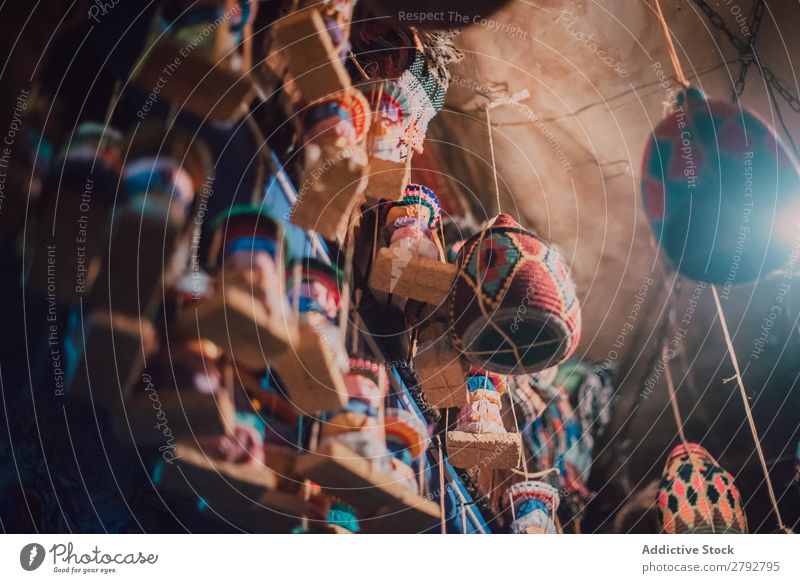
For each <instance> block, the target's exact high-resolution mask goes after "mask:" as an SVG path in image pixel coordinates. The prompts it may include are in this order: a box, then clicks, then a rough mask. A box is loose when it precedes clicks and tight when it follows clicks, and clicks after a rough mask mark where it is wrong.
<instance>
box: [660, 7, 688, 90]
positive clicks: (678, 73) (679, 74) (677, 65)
mask: <svg viewBox="0 0 800 583" xmlns="http://www.w3.org/2000/svg"><path fill="white" fill-rule="evenodd" d="M653 6H654V7H655V10H656V15H657V16H658V21H659V23H660V24H661V30H662V32H663V33H664V39H665V40H666V41H667V52H669V59H670V61H672V68H673V69H675V77H676V78H677V79H678V83H680V84H681V85H683V86H684V87H688V86H689V80H688V79H687V78H686V75H684V74H683V68H682V67H681V62H680V59H679V58H678V52H677V51H676V50H675V45H674V44H673V42H672V33H671V32H670V30H669V25H668V24H667V20H666V19H665V18H664V13H663V12H662V11H661V4H660V3H659V1H658V0H653Z"/></svg>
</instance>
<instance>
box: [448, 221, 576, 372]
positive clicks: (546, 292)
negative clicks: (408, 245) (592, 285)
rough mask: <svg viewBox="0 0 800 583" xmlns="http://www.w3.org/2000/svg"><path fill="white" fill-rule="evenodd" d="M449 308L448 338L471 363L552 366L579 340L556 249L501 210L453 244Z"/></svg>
mask: <svg viewBox="0 0 800 583" xmlns="http://www.w3.org/2000/svg"><path fill="white" fill-rule="evenodd" d="M448 307H449V314H450V324H451V332H450V333H451V337H452V339H453V344H454V345H455V346H456V347H457V348H459V349H460V350H461V351H462V353H463V355H464V357H465V358H466V359H467V360H468V361H469V362H470V363H471V364H472V365H474V366H476V367H480V368H484V369H486V370H489V371H492V372H497V373H503V374H522V373H526V372H535V371H538V370H542V369H545V368H548V367H551V366H554V365H556V364H558V363H559V362H561V361H563V360H564V359H566V358H568V357H569V356H570V355H571V354H572V353H573V352H574V351H575V349H576V348H577V346H578V341H579V340H580V330H581V310H580V304H579V303H578V298H577V296H576V295H575V284H574V282H573V281H572V278H571V277H570V274H569V269H568V268H567V266H566V264H565V263H564V261H563V260H562V258H561V257H560V255H559V253H558V252H557V251H556V250H555V249H553V248H551V247H549V246H548V245H547V244H546V243H545V242H544V241H543V240H542V239H541V238H539V237H538V236H536V235H534V234H533V233H531V232H529V231H526V230H525V229H523V228H522V227H520V225H519V224H518V223H517V222H516V221H515V220H514V219H513V218H511V217H510V216H509V215H506V214H501V215H498V216H497V217H496V218H495V219H494V220H493V222H492V223H491V224H490V226H488V227H487V228H486V229H484V230H483V231H481V232H480V233H478V234H477V235H475V236H474V237H472V238H471V239H469V240H468V241H467V242H466V243H465V244H464V246H463V247H462V248H461V250H460V251H459V253H458V276H457V278H456V281H455V284H454V285H453V289H452V291H451V292H450V296H449V299H448Z"/></svg>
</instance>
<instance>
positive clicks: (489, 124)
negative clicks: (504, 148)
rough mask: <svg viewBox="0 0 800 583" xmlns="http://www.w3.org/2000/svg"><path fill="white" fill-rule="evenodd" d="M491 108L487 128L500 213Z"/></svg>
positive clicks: (487, 109) (488, 110)
mask: <svg viewBox="0 0 800 583" xmlns="http://www.w3.org/2000/svg"><path fill="white" fill-rule="evenodd" d="M490 111H491V108H490V107H487V108H486V129H487V130H488V132H489V151H490V152H491V154H492V176H493V177H494V195H495V198H496V199H497V214H500V183H499V182H498V180H497V163H496V162H495V158H494V137H493V135H492V115H491V113H490Z"/></svg>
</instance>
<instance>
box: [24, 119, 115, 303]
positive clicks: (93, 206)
mask: <svg viewBox="0 0 800 583" xmlns="http://www.w3.org/2000/svg"><path fill="white" fill-rule="evenodd" d="M123 144H124V140H123V136H122V133H120V132H119V131H117V130H115V129H113V128H110V127H105V126H104V125H102V124H99V123H95V122H85V123H82V124H81V125H79V126H78V128H77V130H76V131H75V135H74V136H73V137H72V140H71V142H70V143H69V145H68V146H67V147H65V148H64V150H63V151H62V152H60V153H59V155H58V157H57V158H56V160H55V168H54V170H53V177H52V180H50V181H48V182H47V185H46V187H45V189H44V198H43V203H42V205H41V206H40V207H39V209H38V212H37V219H36V229H35V230H34V233H33V237H31V239H30V241H29V244H28V249H33V250H34V253H33V255H34V257H33V262H32V264H31V268H30V279H29V281H30V284H29V287H30V289H32V290H34V291H35V292H36V293H38V294H41V295H43V296H46V295H47V287H48V279H50V277H49V274H50V272H51V270H49V269H48V267H47V265H48V258H50V260H51V261H52V262H53V263H52V265H53V270H52V274H53V278H52V281H51V282H50V283H51V284H52V285H54V286H55V290H56V301H57V302H58V303H59V304H60V305H66V304H74V303H77V302H78V301H79V300H80V299H81V298H86V297H88V295H89V293H90V292H91V290H92V287H93V286H94V282H95V279H96V278H97V275H98V273H99V272H100V266H101V264H102V262H103V258H104V256H105V252H106V250H107V247H108V238H109V237H110V232H109V226H110V224H111V218H112V208H113V206H114V201H115V200H116V201H117V204H120V202H123V201H124V200H125V193H124V186H123V188H120V182H121V180H120V176H121V174H122V147H123ZM118 190H121V191H122V192H118ZM15 226H16V225H15ZM90 226H91V227H90ZM51 234H52V236H51ZM76 247H79V248H80V249H79V250H80V253H78V250H77V249H76ZM48 248H49V249H55V253H56V255H55V257H53V256H52V253H48ZM63 249H70V250H72V249H76V251H75V252H74V253H69V254H65V255H64V256H61V254H60V253H59V250H63Z"/></svg>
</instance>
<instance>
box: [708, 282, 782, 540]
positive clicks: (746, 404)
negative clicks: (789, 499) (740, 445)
mask: <svg viewBox="0 0 800 583" xmlns="http://www.w3.org/2000/svg"><path fill="white" fill-rule="evenodd" d="M711 293H712V294H713V296H714V303H715V304H716V305H717V314H719V322H720V325H721V326H722V334H723V335H724V336H725V344H726V345H727V347H728V354H729V355H730V357H731V363H733V370H734V372H735V373H736V383H737V384H738V385H739V393H740V394H741V396H742V402H743V403H744V411H745V413H746V414H747V422H748V423H749V424H750V432H751V433H752V434H753V441H754V442H755V446H756V452H757V453H758V459H759V461H760V462H761V470H762V471H763V472H764V481H765V482H766V483H767V490H768V491H769V497H770V500H771V501H772V509H773V510H774V511H775V517H776V518H777V519H778V528H779V529H781V530H783V531H786V532H789V529H788V528H787V527H786V525H785V524H784V522H783V518H782V517H781V511H780V509H779V508H778V499H777V498H776V497H775V490H774V489H773V487H772V480H771V479H770V477H769V470H768V468H767V460H766V458H764V451H763V450H762V449H761V441H760V439H759V437H758V430H757V429H756V422H755V420H754V419H753V412H752V411H751V409H750V402H749V401H748V400H747V391H745V388H744V380H742V373H741V372H740V371H739V360H738V359H737V358H736V351H735V350H734V349H733V341H732V340H731V335H730V332H729V331H728V322H727V321H726V320H725V313H724V312H723V311H722V304H721V303H720V301H719V293H717V286H716V285H715V284H713V283H712V284H711Z"/></svg>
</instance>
